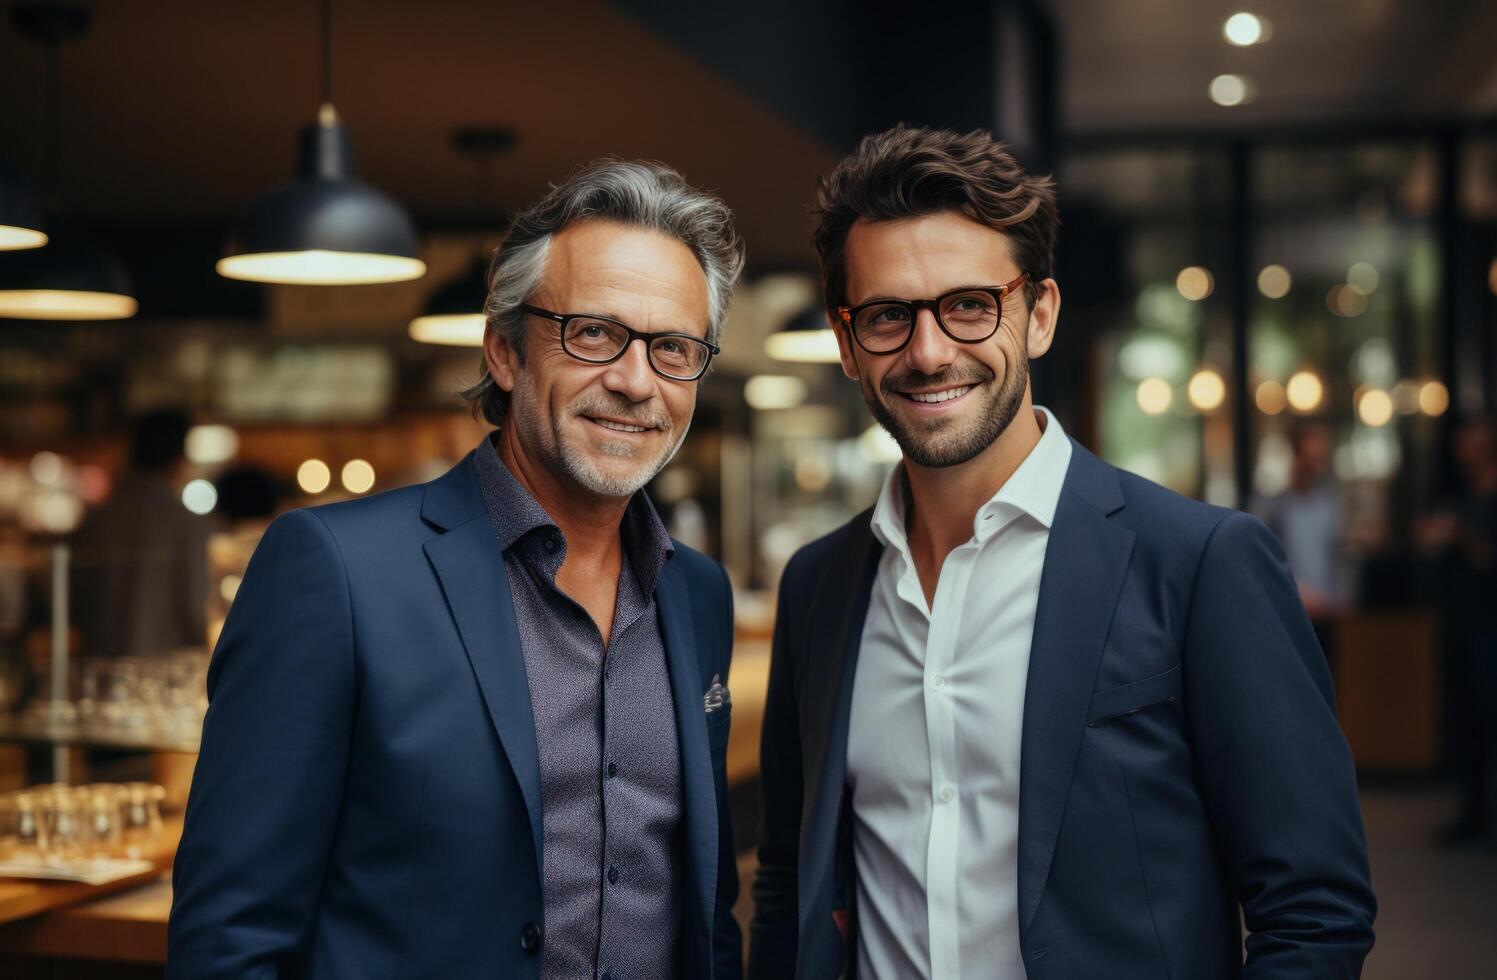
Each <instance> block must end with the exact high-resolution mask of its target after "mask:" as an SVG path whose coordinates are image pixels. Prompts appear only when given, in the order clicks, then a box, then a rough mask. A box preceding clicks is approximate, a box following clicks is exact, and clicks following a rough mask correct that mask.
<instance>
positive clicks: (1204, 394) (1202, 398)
mask: <svg viewBox="0 0 1497 980" xmlns="http://www.w3.org/2000/svg"><path fill="white" fill-rule="evenodd" d="M1185 393H1186V395H1187V396H1189V398H1190V403H1191V404H1192V405H1194V406H1195V407H1196V410H1197V411H1201V412H1211V411H1215V410H1216V409H1218V408H1220V407H1221V403H1222V402H1223V401H1224V400H1225V399H1226V397H1227V383H1226V382H1225V381H1223V380H1222V376H1221V375H1220V374H1218V373H1216V372H1215V371H1213V370H1211V369H1210V368H1203V369H1202V370H1200V371H1197V372H1196V373H1195V375H1194V376H1193V377H1192V378H1191V379H1190V384H1189V385H1187V386H1186V389H1185Z"/></svg>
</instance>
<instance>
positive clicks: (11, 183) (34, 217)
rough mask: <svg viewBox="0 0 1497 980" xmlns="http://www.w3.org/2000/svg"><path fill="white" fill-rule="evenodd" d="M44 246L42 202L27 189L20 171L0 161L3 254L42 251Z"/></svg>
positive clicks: (0, 248)
mask: <svg viewBox="0 0 1497 980" xmlns="http://www.w3.org/2000/svg"><path fill="white" fill-rule="evenodd" d="M45 244H47V233H46V232H44V231H42V202H41V201H38V200H37V198H36V194H34V193H33V192H32V190H31V188H30V187H29V186H27V184H26V181H25V179H24V178H23V177H22V176H21V172H20V171H19V170H17V169H16V168H15V167H13V166H11V165H10V164H9V163H7V162H5V161H4V160H0V252H10V251H16V250H19V249H25V248H41V247H42V246H43V245H45Z"/></svg>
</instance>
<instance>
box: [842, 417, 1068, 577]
mask: <svg viewBox="0 0 1497 980" xmlns="http://www.w3.org/2000/svg"><path fill="white" fill-rule="evenodd" d="M1035 411H1037V412H1039V413H1040V414H1041V416H1042V417H1043V422H1042V424H1043V426H1044V430H1043V431H1042V432H1041V433H1040V441H1039V442H1038V443H1036V444H1035V447H1034V448H1033V449H1031V450H1030V451H1029V455H1028V456H1026V457H1024V461H1023V462H1022V463H1020V464H1019V468H1018V469H1016V470H1014V472H1013V474H1012V475H1011V476H1010V477H1009V478H1008V480H1007V481H1006V482H1005V483H1004V484H1003V486H1001V487H999V488H998V492H997V493H995V494H993V496H992V497H990V498H989V499H988V501H987V503H985V504H983V505H982V506H981V507H979V508H978V509H977V513H976V514H975V515H973V518H972V536H973V537H974V538H975V539H976V540H977V541H978V543H982V542H984V541H986V540H987V539H988V538H990V537H992V536H993V535H994V534H995V533H997V532H998V531H999V530H1000V529H1002V528H1003V527H1004V526H1006V525H1007V524H1008V523H1009V522H1010V521H1012V520H1013V519H1014V518H1015V517H1017V516H1019V515H1020V514H1028V515H1029V516H1030V517H1032V518H1034V519H1035V520H1036V521H1039V522H1040V524H1042V525H1044V526H1045V528H1046V529H1048V528H1049V527H1050V526H1051V525H1052V524H1053V523H1054V522H1055V510H1056V508H1057V507H1058V506H1059V505H1060V492H1061V489H1062V488H1063V487H1064V486H1065V482H1066V470H1067V469H1068V468H1069V467H1070V465H1071V440H1070V439H1069V437H1067V436H1066V434H1065V430H1064V429H1063V428H1061V424H1060V422H1059V421H1058V420H1057V419H1056V418H1055V416H1054V415H1052V414H1051V412H1050V410H1049V409H1048V408H1045V407H1044V406H1043V405H1036V406H1035ZM905 496H906V490H905V479H904V466H903V464H901V465H899V466H896V467H894V471H893V472H892V473H890V474H889V478H888V479H887V480H885V481H884V488H883V490H882V491H881V492H880V493H879V497H878V503H877V504H875V505H874V508H873V519H872V522H871V523H872V528H873V535H874V537H876V538H878V540H879V543H881V544H883V545H884V546H885V547H889V546H890V545H893V546H895V547H897V548H899V549H901V550H904V549H906V548H907V547H908V544H907V539H906V537H905Z"/></svg>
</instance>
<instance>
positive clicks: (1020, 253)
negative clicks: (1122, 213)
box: [813, 123, 1060, 322]
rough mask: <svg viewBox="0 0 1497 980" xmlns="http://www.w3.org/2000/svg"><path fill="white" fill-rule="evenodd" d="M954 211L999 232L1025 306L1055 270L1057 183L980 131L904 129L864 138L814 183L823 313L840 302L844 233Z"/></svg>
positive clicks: (844, 268)
mask: <svg viewBox="0 0 1497 980" xmlns="http://www.w3.org/2000/svg"><path fill="white" fill-rule="evenodd" d="M941 211H959V212H961V213H962V214H964V215H966V216H967V217H969V218H971V219H972V220H973V221H976V222H979V223H981V224H984V225H987V226H988V227H989V228H993V229H995V230H997V231H1001V232H1003V233H1004V235H1006V236H1007V237H1008V240H1009V242H1010V244H1011V245H1012V248H1013V256H1014V261H1015V262H1016V263H1017V264H1018V266H1019V271H1021V272H1025V273H1028V275H1029V286H1028V287H1027V288H1026V289H1025V290H1024V300H1025V303H1026V304H1027V305H1028V306H1030V307H1031V308H1032V307H1033V306H1034V303H1035V300H1036V299H1038V298H1039V287H1038V285H1037V284H1038V283H1039V282H1040V281H1041V280H1043V279H1048V278H1049V277H1050V275H1051V271H1052V267H1053V266H1054V263H1055V235H1056V231H1057V230H1058V228H1059V225H1060V214H1059V212H1058V210H1057V209H1056V205H1055V182H1054V181H1053V180H1051V179H1050V178H1049V177H1039V176H1034V175H1031V174H1029V173H1028V172H1026V171H1025V170H1024V168H1023V167H1022V166H1021V165H1020V164H1019V161H1018V160H1016V159H1015V158H1014V155H1013V154H1012V153H1010V152H1009V150H1008V147H1007V146H1005V145H1004V144H1003V143H1002V142H1001V141H1000V140H998V139H995V138H994V136H993V134H992V133H990V132H988V131H987V130H984V129H976V130H973V131H972V132H970V133H957V132H953V131H952V130H949V129H926V128H921V127H915V126H906V125H904V124H903V123H901V124H900V125H898V126H895V127H894V128H893V129H886V130H884V131H883V132H881V133H873V134H871V135H868V136H865V137H863V140H862V142H860V143H859V144H858V147H857V149H855V150H853V151H852V153H850V154H848V155H847V156H846V157H844V158H843V159H842V162H841V163H839V164H837V166H836V168H835V169H834V170H833V171H832V172H831V173H830V174H829V175H828V176H826V177H823V178H821V179H820V180H818V181H817V186H816V207H815V209H814V213H815V215H816V216H817V218H818V219H819V220H818V223H817V226H816V234H815V237H814V239H813V240H814V242H815V245H816V254H817V256H818V257H819V258H820V260H821V286H822V296H823V301H824V302H825V304H826V309H827V315H828V316H830V317H831V318H832V320H833V321H834V322H835V320H836V318H837V316H836V314H837V307H839V306H844V305H846V304H847V265H846V255H845V250H846V248H847V235H848V232H850V231H851V230H852V226H853V225H854V224H856V223H857V222H858V221H892V220H894V219H897V218H919V217H924V216H925V215H928V214H936V213H938V212H941Z"/></svg>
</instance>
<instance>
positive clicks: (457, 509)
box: [422, 457, 542, 869]
mask: <svg viewBox="0 0 1497 980" xmlns="http://www.w3.org/2000/svg"><path fill="white" fill-rule="evenodd" d="M472 469H473V465H472V459H471V457H469V458H468V459H465V460H464V461H463V462H462V463H459V464H458V466H457V467H455V468H454V469H453V470H452V472H450V473H449V474H448V475H447V476H444V477H442V478H441V479H439V480H437V481H435V482H433V483H432V484H431V485H430V488H429V490H428V493H427V497H426V500H425V502H424V504H423V508H422V515H423V516H424V517H426V519H427V520H429V521H432V522H433V523H435V524H437V525H438V526H439V527H449V528H451V530H449V531H447V533H445V534H443V535H441V536H440V537H437V538H433V539H432V540H430V541H428V542H426V545H425V550H426V557H427V560H428V561H430V562H431V567H432V569H433V571H435V572H436V575H437V580H438V581H439V582H440V583H441V585H442V591H443V592H444V593H445V594H446V596H447V605H448V607H449V608H450V609H451V610H452V618H453V619H454V620H455V621H456V622H457V630H458V634H459V636H461V637H462V641H463V648H464V649H465V650H466V651H467V654H468V662H469V663H470V664H472V666H473V676H474V678H475V679H477V681H478V687H479V690H480V691H481V692H482V694H483V702H484V707H486V708H487V709H488V713H489V720H490V721H491V722H492V723H493V725H494V731H495V732H497V733H498V735H499V741H500V743H501V744H502V745H503V746H504V753H505V755H506V756H507V757H508V758H509V764H510V768H511V769H513V770H514V773H515V778H516V779H517V780H518V781H519V784H520V793H521V795H522V796H523V797H524V798H525V809H526V811H527V812H528V813H529V815H530V833H531V837H532V838H533V840H534V844H535V863H536V868H537V869H540V867H541V858H542V854H541V843H542V838H541V775H540V758H539V755H538V753H537V751H536V743H535V718H534V715H533V714H532V712H531V709H530V681H529V679H528V678H527V676H526V674H525V659H524V654H523V652H522V650H521V647H520V630H519V627H518V625H517V624H516V622H515V609H514V603H513V601H512V600H511V598H510V592H509V575H508V573H507V572H506V571H505V568H504V554H503V552H501V551H500V550H499V542H498V539H496V538H495V537H494V528H493V526H492V525H491V524H490V523H489V519H488V514H487V511H485V510H484V507H483V501H482V499H481V498H480V497H479V495H478V487H477V481H476V479H475V478H474V477H473V476H472ZM470 512H471V513H470Z"/></svg>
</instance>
